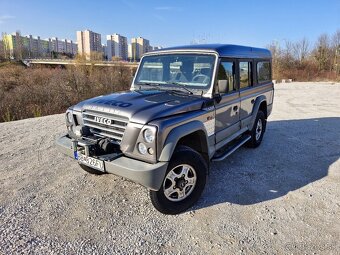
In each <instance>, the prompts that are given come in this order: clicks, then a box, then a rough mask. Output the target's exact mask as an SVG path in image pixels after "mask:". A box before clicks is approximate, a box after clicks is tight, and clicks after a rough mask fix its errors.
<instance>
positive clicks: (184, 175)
mask: <svg viewBox="0 0 340 255" xmlns="http://www.w3.org/2000/svg"><path fill="white" fill-rule="evenodd" d="M196 180H197V176H196V171H195V169H194V168H193V167H192V166H189V165H186V164H183V165H178V166H176V167H174V168H173V169H171V171H170V172H169V173H168V174H167V175H166V177H165V179H164V182H163V192H164V195H165V197H166V198H167V199H169V200H170V201H174V202H178V201H181V200H184V199H185V198H187V197H188V196H189V195H190V194H191V193H192V191H193V190H194V188H195V185H196Z"/></svg>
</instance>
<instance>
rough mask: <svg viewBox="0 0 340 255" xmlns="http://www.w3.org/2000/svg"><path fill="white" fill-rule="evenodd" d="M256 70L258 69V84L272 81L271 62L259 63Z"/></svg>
mask: <svg viewBox="0 0 340 255" xmlns="http://www.w3.org/2000/svg"><path fill="white" fill-rule="evenodd" d="M256 69H257V83H264V82H268V81H271V77H270V62H269V61H263V62H258V63H257V65H256Z"/></svg>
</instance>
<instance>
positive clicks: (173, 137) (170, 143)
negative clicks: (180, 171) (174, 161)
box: [159, 120, 208, 161]
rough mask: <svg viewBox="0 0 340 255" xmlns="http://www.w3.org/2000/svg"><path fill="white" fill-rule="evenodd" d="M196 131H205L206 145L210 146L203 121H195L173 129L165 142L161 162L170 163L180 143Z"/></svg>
mask: <svg viewBox="0 0 340 255" xmlns="http://www.w3.org/2000/svg"><path fill="white" fill-rule="evenodd" d="M196 131H203V132H204V134H205V139H206V144H208V140H207V137H208V135H207V131H206V129H205V127H204V125H203V123H202V122H201V121H198V120H194V121H191V122H189V123H186V124H184V125H181V126H178V127H176V128H174V129H172V130H171V131H170V133H169V135H168V137H167V138H166V140H165V143H164V146H163V150H162V152H161V154H160V157H159V161H170V159H171V156H172V154H173V152H174V150H175V148H176V145H177V143H178V141H179V140H180V139H181V138H182V137H184V136H186V135H189V134H191V133H194V132H196Z"/></svg>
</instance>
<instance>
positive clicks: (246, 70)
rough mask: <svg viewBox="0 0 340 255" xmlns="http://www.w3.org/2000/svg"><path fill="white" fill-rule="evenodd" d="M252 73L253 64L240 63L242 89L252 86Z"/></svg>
mask: <svg viewBox="0 0 340 255" xmlns="http://www.w3.org/2000/svg"><path fill="white" fill-rule="evenodd" d="M251 73H252V70H251V62H240V89H243V88H247V87H250V86H251V85H252V79H251Z"/></svg>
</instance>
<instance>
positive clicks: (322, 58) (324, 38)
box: [314, 34, 331, 71]
mask: <svg viewBox="0 0 340 255" xmlns="http://www.w3.org/2000/svg"><path fill="white" fill-rule="evenodd" d="M314 58H315V60H316V62H317V64H318V69H319V71H326V70H329V69H330V68H331V65H330V41H329V37H328V35H327V34H322V35H320V36H319V38H318V39H317V41H316V44H315V49H314Z"/></svg>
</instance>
